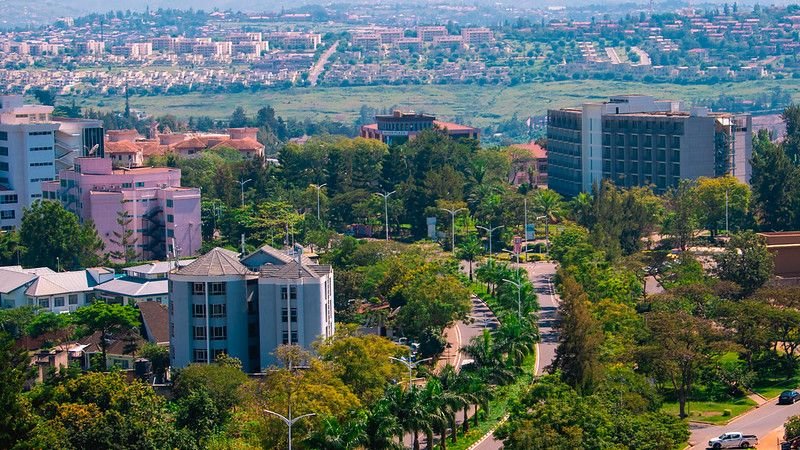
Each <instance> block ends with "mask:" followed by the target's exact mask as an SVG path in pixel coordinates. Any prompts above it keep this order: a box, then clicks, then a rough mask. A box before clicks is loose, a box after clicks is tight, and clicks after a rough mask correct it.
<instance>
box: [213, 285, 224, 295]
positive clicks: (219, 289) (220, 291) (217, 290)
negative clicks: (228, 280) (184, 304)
mask: <svg viewBox="0 0 800 450" xmlns="http://www.w3.org/2000/svg"><path fill="white" fill-rule="evenodd" d="M209 290H210V291H211V292H210V294H211V295H225V283H211V284H209Z"/></svg>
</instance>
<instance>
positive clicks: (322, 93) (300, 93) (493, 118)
mask: <svg viewBox="0 0 800 450" xmlns="http://www.w3.org/2000/svg"><path fill="white" fill-rule="evenodd" d="M777 86H780V87H781V88H782V89H784V90H786V91H788V92H789V93H790V94H791V95H792V97H793V99H794V100H795V101H797V100H800V80H796V79H784V80H768V79H764V80H755V81H743V82H730V83H720V84H717V85H689V86H682V85H678V84H668V83H663V84H645V83H639V82H625V81H605V80H580V81H573V80H570V81H558V82H547V83H527V84H520V85H516V86H495V85H484V86H479V85H464V84H456V85H420V86H416V85H408V86H353V87H314V88H310V87H307V88H291V89H286V90H280V91H259V92H255V93H252V92H242V93H237V94H200V93H189V94H185V95H170V96H150V97H147V96H143V97H138V96H134V97H131V99H130V102H131V107H132V108H134V109H138V110H144V111H146V112H147V113H149V114H153V115H156V116H158V115H162V114H174V115H176V116H179V117H187V116H201V115H208V116H211V118H213V119H223V118H228V117H230V114H231V112H233V110H234V109H235V108H236V106H238V105H241V106H243V107H244V108H245V110H247V112H248V113H250V114H255V112H256V111H257V110H258V108H260V107H261V106H264V105H266V104H270V105H272V107H274V108H275V110H276V112H277V113H278V114H279V115H281V116H283V117H284V118H287V117H294V118H300V119H302V118H305V117H310V118H313V119H322V118H323V117H327V118H330V119H333V120H337V121H342V122H352V121H354V120H355V119H356V118H357V117H358V113H359V110H360V108H361V106H362V105H368V106H373V107H389V106H393V105H394V106H396V107H399V108H402V109H411V110H416V111H424V112H428V113H433V114H436V115H437V116H440V117H441V118H442V119H444V120H456V119H458V120H463V121H464V122H465V123H467V124H471V125H474V126H478V127H485V126H487V125H491V124H496V123H498V122H500V121H503V120H507V119H509V118H511V116H513V115H514V114H517V116H518V117H527V116H529V115H543V114H545V112H546V110H547V109H548V108H561V107H565V106H577V105H579V104H580V103H582V102H584V101H591V100H603V99H607V98H608V97H609V96H610V95H615V94H625V93H642V92H645V93H652V94H653V95H655V96H656V97H659V98H670V99H675V100H684V101H688V102H691V101H694V100H697V99H702V98H717V97H719V94H720V92H734V93H735V94H736V95H738V96H742V97H746V98H752V97H755V96H756V95H758V94H761V93H763V92H766V91H768V90H769V89H772V88H774V87H777ZM64 101H67V100H62V102H64ZM78 102H79V105H80V106H82V107H93V108H95V109H98V108H99V109H109V108H112V109H114V110H117V111H121V110H122V109H123V107H124V102H125V99H124V96H122V95H119V96H116V97H105V96H95V97H90V98H87V99H81V98H79V99H78ZM98 105H102V106H101V107H99V106H98Z"/></svg>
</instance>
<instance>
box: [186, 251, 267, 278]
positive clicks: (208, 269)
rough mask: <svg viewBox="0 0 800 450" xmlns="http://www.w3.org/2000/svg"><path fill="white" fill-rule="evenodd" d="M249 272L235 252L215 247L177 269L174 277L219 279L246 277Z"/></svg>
mask: <svg viewBox="0 0 800 450" xmlns="http://www.w3.org/2000/svg"><path fill="white" fill-rule="evenodd" d="M251 273H252V272H250V270H249V269H248V268H247V267H245V266H244V265H243V264H242V263H241V262H239V256H238V254H237V253H236V252H233V251H230V250H226V249H224V248H220V247H215V248H214V249H212V250H211V251H210V252H208V253H206V254H205V255H203V256H201V257H199V258H197V259H196V260H194V261H193V262H192V263H191V264H189V265H187V266H186V267H182V268H180V269H178V270H177V271H176V272H175V274H176V275H188V276H203V277H219V276H226V275H248V274H251Z"/></svg>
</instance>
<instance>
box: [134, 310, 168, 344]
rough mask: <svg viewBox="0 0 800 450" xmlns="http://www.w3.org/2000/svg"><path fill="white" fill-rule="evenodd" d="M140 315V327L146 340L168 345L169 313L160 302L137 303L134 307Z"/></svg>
mask: <svg viewBox="0 0 800 450" xmlns="http://www.w3.org/2000/svg"><path fill="white" fill-rule="evenodd" d="M136 306H137V307H138V308H139V313H140V314H141V315H142V325H144V329H145V331H146V334H147V338H148V339H149V340H150V341H151V342H154V343H156V344H167V343H169V313H168V312H167V307H166V306H164V305H163V304H162V303H160V302H139V303H138V304H137V305H136Z"/></svg>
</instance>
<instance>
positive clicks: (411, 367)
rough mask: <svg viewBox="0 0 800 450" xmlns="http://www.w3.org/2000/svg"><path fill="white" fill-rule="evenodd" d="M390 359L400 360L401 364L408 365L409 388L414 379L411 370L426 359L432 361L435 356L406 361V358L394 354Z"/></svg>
mask: <svg viewBox="0 0 800 450" xmlns="http://www.w3.org/2000/svg"><path fill="white" fill-rule="evenodd" d="M389 359H391V360H392V361H395V362H399V363H400V364H403V365H404V366H406V367H408V388H409V389H411V380H412V378H411V371H412V370H413V369H416V368H417V366H419V365H420V364H421V363H424V362H425V361H430V360H431V359H433V358H425V359H420V360H419V361H414V362H411V361H406V360H405V359H400V358H395V357H394V356H390V357H389Z"/></svg>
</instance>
